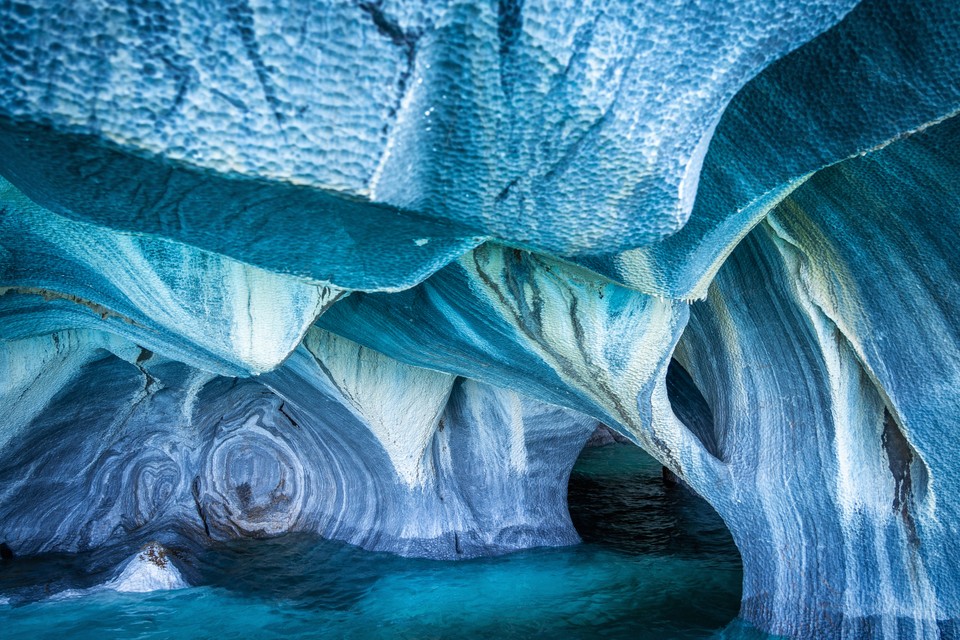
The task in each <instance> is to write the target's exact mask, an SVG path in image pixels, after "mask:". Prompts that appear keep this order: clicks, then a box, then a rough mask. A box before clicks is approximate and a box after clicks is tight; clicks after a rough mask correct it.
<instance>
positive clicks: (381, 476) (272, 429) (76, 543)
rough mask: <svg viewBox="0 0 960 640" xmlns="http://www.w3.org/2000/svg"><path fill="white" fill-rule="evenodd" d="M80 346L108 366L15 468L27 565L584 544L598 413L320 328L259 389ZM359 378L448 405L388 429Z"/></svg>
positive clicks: (10, 504) (376, 400) (8, 520)
mask: <svg viewBox="0 0 960 640" xmlns="http://www.w3.org/2000/svg"><path fill="white" fill-rule="evenodd" d="M71 338H72V339H73V340H74V341H75V342H76V343H77V344H76V348H75V350H76V351H78V352H80V353H81V354H87V351H85V350H84V349H82V346H83V343H84V342H90V343H92V344H91V348H92V349H93V350H95V355H94V356H91V355H86V358H87V360H85V361H84V363H83V364H82V365H79V366H78V370H77V371H76V373H75V375H74V376H73V377H72V378H70V379H67V380H66V381H64V382H63V383H62V385H61V387H60V389H59V392H58V393H57V394H56V395H55V396H54V397H53V399H52V400H51V401H50V404H49V405H48V406H47V407H46V410H45V411H44V412H42V414H40V415H39V416H35V417H34V418H33V419H32V420H31V421H30V422H29V424H28V425H25V426H24V427H23V428H22V430H21V435H20V437H18V438H17V439H16V441H15V442H13V441H11V442H9V444H8V446H7V450H6V452H5V454H4V456H3V457H2V462H0V464H2V466H0V482H2V486H3V487H4V491H3V494H2V496H0V514H2V519H3V525H2V527H0V537H2V538H3V539H4V540H6V541H7V543H8V544H10V545H11V547H14V548H16V549H17V552H18V553H21V554H26V553H35V552H39V551H52V550H57V551H79V550H86V549H91V548H96V547H99V546H103V545H106V544H112V543H117V542H118V541H122V540H124V539H126V538H127V537H131V536H134V537H141V538H142V537H145V536H147V537H149V536H153V537H157V536H160V537H163V536H169V535H170V533H171V532H175V533H177V534H178V535H186V536H188V537H190V538H192V539H194V540H203V539H209V538H212V539H229V538H234V537H264V536H273V535H278V534H280V533H285V532H289V531H313V532H317V533H320V534H322V535H325V536H327V537H331V538H337V539H343V540H347V541H349V542H353V543H355V544H360V545H362V546H365V547H368V548H371V549H381V550H390V551H395V552H398V553H404V554H410V555H427V556H430V557H451V558H456V557H469V556H473V555H477V554H485V553H499V552H504V551H507V550H511V549H516V548H523V547H526V546H536V545H544V544H569V543H571V542H576V541H577V540H578V538H577V535H576V533H575V532H574V530H573V527H572V525H571V524H570V520H569V516H568V514H567V513H566V507H565V499H564V496H565V487H566V477H567V475H568V474H569V472H570V469H571V468H572V466H573V463H574V461H575V460H576V457H577V455H578V454H579V451H580V449H581V448H582V446H583V444H584V442H585V441H586V440H587V438H588V437H589V435H590V433H592V431H593V429H594V427H595V425H596V422H595V421H594V420H591V419H589V418H587V417H585V416H579V415H576V414H572V413H570V412H567V411H564V410H562V409H559V408H556V407H550V406H548V405H543V404H541V403H539V402H536V401H534V400H531V399H528V398H524V397H522V396H520V395H518V394H516V393H514V392H510V391H504V390H499V389H495V388H493V387H489V386H487V385H483V384H481V383H477V382H473V381H462V382H456V384H455V379H454V377H453V376H449V375H446V374H440V373H436V372H431V371H425V370H421V369H416V368H414V367H410V366H408V365H403V364H400V363H398V362H396V361H393V360H390V359H389V358H387V357H386V356H383V355H380V354H377V353H374V352H369V351H367V350H366V349H365V348H363V347H360V346H359V345H356V344H353V343H350V342H349V341H347V340H345V339H343V338H338V337H336V336H333V335H331V334H327V333H325V332H322V331H320V330H312V331H311V334H310V336H309V337H308V340H307V345H310V346H312V349H309V350H308V348H307V347H301V348H300V349H298V351H297V352H296V354H294V356H293V357H292V359H291V361H290V362H289V363H288V364H286V365H285V366H284V367H283V368H281V369H280V370H278V371H276V372H274V373H270V374H266V375H264V376H261V377H260V378H259V379H257V380H253V379H237V378H229V377H222V376H215V375H211V374H207V373H204V372H200V371H197V370H193V369H191V368H189V367H187V366H186V365H183V364H181V363H177V362H174V361H170V360H167V359H165V358H162V357H160V356H155V355H153V356H150V355H148V356H146V357H138V358H136V359H135V360H133V361H126V360H122V359H120V358H118V357H117V356H115V355H112V354H110V353H109V351H107V350H106V349H107V348H108V347H109V346H111V345H110V344H104V343H102V342H101V343H99V344H98V343H97V342H96V340H98V339H99V337H98V336H97V334H75V335H74V336H71V335H64V336H62V337H61V338H58V339H60V340H64V341H66V340H67V339H71ZM13 344H14V345H16V344H17V343H13ZM113 345H114V346H120V347H122V346H123V343H122V341H120V340H117V339H114V343H113ZM321 345H322V349H323V350H324V351H325V353H324V355H323V357H322V359H321V357H320V356H319V355H318V353H319V352H320V351H321ZM118 351H120V352H121V353H123V351H122V350H121V349H118ZM358 354H359V359H357V356H358ZM368 356H369V357H368ZM76 357H77V358H78V359H79V358H80V356H76ZM371 361H372V362H371ZM368 363H370V366H366V365H367V364H368ZM349 368H352V369H353V373H354V374H355V376H356V378H355V380H354V383H356V382H357V381H360V382H361V383H362V384H363V385H365V388H366V389H367V390H370V389H380V391H381V392H384V391H392V392H394V393H396V394H400V393H404V394H407V395H408V396H410V397H411V398H413V399H415V400H417V401H420V400H424V399H427V398H431V397H432V398H433V403H432V404H431V405H428V406H426V407H425V410H420V411H419V412H418V411H413V412H411V413H410V414H403V413H398V414H395V415H393V416H392V417H391V419H392V421H393V422H392V424H390V425H385V424H384V423H382V422H377V421H376V419H377V417H378V415H379V414H378V411H379V410H380V408H381V406H382V403H383V399H384V396H382V395H378V396H363V395H360V394H357V393H353V394H348V393H347V392H345V389H349V388H350V386H348V385H345V384H344V383H343V378H342V377H341V376H339V375H338V374H337V373H334V372H341V373H342V372H345V371H347V370H348V369H349ZM437 383H439V386H438V384H437ZM354 388H355V387H354ZM386 397H387V398H389V397H390V396H389V395H388V396H386ZM411 406H414V404H411ZM371 416H372V417H371ZM77 424H82V425H84V426H85V428H84V430H78V429H73V428H72V427H73V426H74V425H77ZM385 429H387V430H385ZM424 434H425V436H424ZM398 439H407V440H409V441H412V442H414V443H418V444H417V447H419V455H418V457H417V458H416V459H410V458H407V457H403V456H400V457H398V455H397V454H398V453H399V452H404V451H409V447H406V446H404V445H401V444H398V443H397V440H398ZM11 440H12V438H11ZM38 451H43V454H42V455H37V452H38Z"/></svg>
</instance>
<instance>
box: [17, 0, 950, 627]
mask: <svg viewBox="0 0 960 640" xmlns="http://www.w3.org/2000/svg"><path fill="white" fill-rule="evenodd" d="M309 4H310V10H309V11H306V10H301V9H302V7H299V6H295V5H296V3H294V5H287V4H284V3H280V4H276V3H273V4H271V3H265V2H248V3H236V2H212V3H209V5H208V4H203V6H202V7H201V6H200V4H198V3H195V2H191V1H190V0H160V1H158V2H149V3H127V4H123V5H118V4H117V3H110V2H100V1H95V2H89V3H82V4H78V3H73V2H68V1H66V0H36V1H35V2H29V3H24V2H12V3H11V2H7V3H5V4H0V174H2V177H0V407H2V412H3V413H2V423H0V483H2V484H0V542H3V543H4V544H7V545H8V547H7V548H8V549H9V550H10V551H11V552H12V553H13V554H14V559H13V562H14V563H16V562H17V558H21V557H24V556H29V555H30V554H33V553H37V552H59V551H68V552H74V551H75V552H79V553H90V554H97V553H99V552H100V551H102V550H103V549H107V548H110V547H112V546H114V545H121V546H123V545H127V546H129V545H135V546H136V545H141V544H144V543H147V542H150V541H151V539H157V540H158V541H159V542H160V543H163V544H168V543H169V544H175V543H176V540H177V539H178V538H181V539H184V540H187V541H189V543H190V544H187V545H186V546H187V547H189V546H190V545H200V546H202V547H204V548H207V545H213V544H222V543H227V542H230V541H235V540H237V539H240V540H248V539H260V538H271V537H274V536H281V535H288V534H313V535H321V536H324V537H326V538H330V539H333V540H338V541H341V542H347V543H350V544H354V545H357V546H358V547H360V548H363V549H367V550H371V551H384V552H390V553H394V554H397V556H399V557H404V558H411V557H426V558H434V559H466V558H475V557H483V556H495V555H500V554H503V553H505V552H507V551H514V550H518V549H528V548H531V547H536V546H538V545H552V546H562V545H568V544H570V543H572V542H575V541H576V540H577V539H578V537H577V533H576V531H575V529H574V527H573V525H572V523H571V521H570V518H569V512H568V510H567V508H566V504H565V501H564V499H563V497H564V496H563V493H564V488H565V487H566V486H567V476H568V474H569V473H570V470H571V468H572V467H573V466H574V462H575V460H576V459H577V456H578V455H579V453H580V451H581V448H582V444H583V442H584V441H586V440H587V439H588V438H589V436H590V432H591V430H592V428H593V425H594V424H595V423H596V421H600V422H603V423H605V424H609V425H611V426H612V427H614V428H615V429H616V430H617V431H619V432H620V433H622V434H625V435H626V436H628V437H629V438H630V439H631V440H632V441H634V442H636V443H638V444H639V445H640V446H641V447H643V449H644V450H646V451H647V452H649V454H651V455H652V456H653V457H654V458H655V459H656V460H657V461H658V463H659V464H660V465H662V466H664V467H666V468H667V469H669V471H670V473H671V474H674V475H675V476H676V478H677V479H678V480H680V481H682V482H683V483H685V484H686V485H687V486H689V487H690V488H692V489H693V490H694V491H695V492H696V493H697V494H699V495H701V496H703V497H704V499H705V500H707V501H708V502H709V504H710V505H711V506H712V507H713V508H714V509H715V510H716V512H717V513H718V514H720V516H721V517H722V519H723V521H724V522H725V523H726V524H727V525H728V527H729V530H730V533H731V535H732V537H733V539H734V541H735V542H736V544H737V546H738V548H739V549H740V552H741V554H742V560H743V572H744V580H743V593H742V604H741V615H742V616H743V617H744V618H746V619H747V620H749V621H750V622H752V623H754V624H756V625H758V626H759V627H761V628H762V629H763V630H765V631H768V632H774V633H780V634H785V635H789V636H793V637H801V638H805V637H840V638H861V637H868V638H884V639H894V638H897V639H899V638H900V637H911V638H912V637H922V638H925V639H926V638H938V637H946V638H950V637H956V636H957V635H960V631H958V620H960V588H958V584H960V579H958V576H960V543H958V538H957V536H956V535H955V532H956V530H957V528H958V523H960V506H958V505H960V502H958V498H957V496H960V474H958V472H957V468H958V467H957V459H958V456H957V444H956V443H957V438H956V434H955V428H954V427H955V425H956V424H957V423H958V422H960V394H958V392H957V389H958V379H960V373H958V372H960V346H958V345H960V329H958V326H960V323H958V318H960V308H958V301H960V279H958V278H957V276H956V274H957V273H958V271H960V269H958V267H960V265H958V259H957V251H956V248H957V246H960V234H958V229H960V196H958V194H960V163H958V159H957V149H958V148H960V118H957V117H955V114H957V113H958V112H960V82H958V81H957V76H956V73H955V69H956V68H957V67H958V61H960V3H956V2H936V1H935V0H862V1H861V2H856V1H854V0H802V1H799V2H796V1H786V0H769V1H759V0H750V1H746V2H738V3H729V2H728V3H675V4H676V6H674V5H672V4H670V3H658V2H624V3H620V4H616V3H614V4H610V5H609V6H606V5H605V6H604V7H603V8H600V7H599V6H595V5H592V4H590V3H575V2H560V3H559V4H557V5H556V6H552V5H551V6H550V7H546V6H545V5H542V4H538V3H535V2H523V3H500V4H499V5H497V6H494V4H492V3H486V4H484V3H472V2H465V3H463V2H454V3H449V4H447V3H417V2H406V1H403V2H391V3H386V2H364V3H334V2H330V3H325V2H320V3H309ZM428 5H429V6H428ZM681 5H682V6H681ZM161 62H162V64H161ZM139 548H140V547H137V548H136V549H134V548H125V551H130V552H131V553H130V554H128V555H130V556H131V557H130V558H129V559H128V560H125V562H126V564H124V565H123V567H124V569H123V574H122V575H126V576H127V578H129V580H128V579H127V578H124V579H123V580H121V581H120V582H119V583H116V582H115V579H120V578H119V576H116V577H114V578H111V579H110V582H111V583H112V584H114V586H117V585H121V586H122V585H126V587H129V586H131V581H132V582H133V583H137V582H138V581H140V580H141V579H144V576H146V575H148V574H149V572H150V571H152V569H151V567H150V566H145V565H144V564H143V558H141V555H143V554H144V553H145V554H146V556H147V561H148V562H149V561H151V558H152V557H154V556H157V553H156V552H155V551H154V552H150V551H149V550H150V549H154V550H156V547H153V546H148V547H146V551H142V552H140V551H137V549H139ZM134 552H135V553H134ZM7 555H9V554H7ZM3 562H9V560H4V561H3ZM127 569H129V570H130V573H129V574H127ZM144 570H145V571H146V572H147V573H144ZM131 576H132V577H131ZM168 577H169V576H168ZM187 578H188V579H189V576H187ZM169 583H170V584H174V583H175V582H169ZM0 597H3V596H0ZM388 599H389V598H386V597H385V600H388Z"/></svg>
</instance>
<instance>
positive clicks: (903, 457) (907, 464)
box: [880, 407, 927, 546]
mask: <svg viewBox="0 0 960 640" xmlns="http://www.w3.org/2000/svg"><path fill="white" fill-rule="evenodd" d="M880 440H881V442H882V444H883V450H884V451H885V452H886V454H887V461H888V464H889V466H890V473H891V474H892V475H893V482H894V490H893V512H894V513H895V514H898V515H899V516H900V517H901V518H902V519H903V524H904V526H905V527H906V529H907V535H908V536H909V538H910V542H911V543H912V544H913V545H914V546H919V544H920V539H919V537H918V536H917V524H916V521H915V520H914V517H913V513H912V511H911V510H912V509H914V508H915V506H916V503H917V497H918V493H919V495H920V496H921V497H922V496H923V495H924V494H925V493H926V483H927V474H926V469H925V467H923V466H922V465H923V463H922V461H921V460H920V458H919V456H918V455H917V454H916V452H915V451H914V450H913V447H912V446H910V442H909V441H908V440H907V438H906V436H904V435H903V431H902V429H901V428H900V425H899V424H897V421H896V419H894V417H893V415H892V414H891V413H890V410H889V409H887V408H886V407H884V410H883V435H882V436H881V439H880ZM914 475H917V476H918V477H916V478H915V477H914Z"/></svg>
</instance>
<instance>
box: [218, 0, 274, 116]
mask: <svg viewBox="0 0 960 640" xmlns="http://www.w3.org/2000/svg"><path fill="white" fill-rule="evenodd" d="M227 16H228V17H229V18H230V20H231V22H233V24H234V25H235V26H236V28H237V32H238V33H239V34H240V40H241V41H242V42H243V48H244V50H245V51H246V54H247V59H248V60H250V64H251V65H253V71H254V73H256V75H257V81H258V82H259V83H260V88H261V90H262V91H263V97H264V99H265V100H266V101H267V104H268V105H269V106H270V110H271V111H272V112H273V117H274V119H275V120H276V121H277V126H278V127H281V128H282V126H283V122H284V120H285V117H284V115H283V113H282V112H281V110H280V100H279V99H278V98H277V92H276V89H275V87H274V86H273V81H272V80H271V79H270V69H269V68H268V67H267V65H266V64H265V63H264V61H263V56H262V55H261V54H260V45H259V43H258V42H257V36H256V32H255V30H254V27H253V8H252V7H251V6H250V3H249V2H247V1H246V0H230V1H229V2H228V3H227Z"/></svg>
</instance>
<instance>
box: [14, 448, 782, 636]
mask: <svg viewBox="0 0 960 640" xmlns="http://www.w3.org/2000/svg"><path fill="white" fill-rule="evenodd" d="M569 498H570V510H571V515H572V518H573V520H574V523H575V525H576V526H577V529H578V530H579V531H580V532H581V535H582V536H583V538H584V540H585V542H584V544H581V545H577V546H573V547H566V548H560V549H533V550H529V551H524V552H520V553H514V554H510V555H507V556H502V557H498V558H483V559H476V560H466V561H460V562H437V561H429V560H416V559H409V558H399V557H396V556H391V555H386V554H379V553H369V552H366V551H362V550H360V549H357V548H354V547H350V546H347V545H344V544H340V543H336V542H330V541H326V540H320V539H317V538H314V537H310V536H302V535H297V536H284V537H282V538H276V539H273V540H255V541H242V542H236V543H231V544H226V545H220V546H217V547H215V548H207V549H202V548H194V547H184V548H182V549H180V550H179V554H180V556H181V557H180V559H179V560H178V564H179V565H180V566H182V567H183V568H184V572H185V575H186V576H188V579H190V580H191V582H192V583H193V584H199V585H202V586H198V587H195V588H191V589H184V590H181V591H174V592H165V593H153V594H145V595H134V594H117V593H113V592H100V593H94V594H92V595H87V596H84V597H80V598H74V599H70V600H62V601H52V600H49V599H45V595H46V594H49V593H55V592H57V591H62V590H63V589H66V588H78V587H79V588H83V587H88V586H91V585H92V584H96V583H98V582H104V581H105V580H107V579H109V578H110V577H111V575H112V572H113V571H114V568H113V567H115V566H116V563H118V562H119V561H120V560H119V558H122V557H124V556H125V555H126V554H127V552H128V551H129V550H122V552H121V551H115V552H113V554H112V557H110V558H109V560H110V562H109V563H108V561H107V558H108V554H107V552H99V553H97V554H82V555H76V556H67V555H57V556H53V555H51V556H44V557H40V558H32V559H26V558H18V559H15V560H14V561H11V562H3V563H0V602H2V598H4V597H6V598H9V599H10V600H11V602H12V603H13V604H8V605H0V629H2V633H0V635H2V637H3V638H5V639H11V640H12V639H13V638H42V637H53V636H57V637H62V638H71V639H80V640H86V639H89V640H104V639H106V638H171V637H177V638H281V637H330V638H411V639H412V638H418V639H421V638H422V639H426V638H451V637H457V638H485V639H492V638H508V637H520V638H531V637H532V638H597V637H600V638H630V639H632V640H633V639H645V638H649V639H654V638H656V639H657V640H663V639H668V638H710V637H715V638H724V639H726V640H747V639H750V640H753V639H759V638H765V637H766V636H764V635H763V634H759V633H758V632H756V631H755V630H752V629H751V628H749V627H748V626H745V625H741V624H739V623H736V622H735V623H733V624H730V625H729V626H728V623H730V621H731V620H732V619H733V618H734V616H736V613H737V609H738V606H739V597H740V580H741V573H740V560H739V556H738V555H737V551H736V548H735V547H734V546H733V543H732V542H731V540H730V536H729V534H728V533H727V531H726V529H725V528H724V527H723V523H722V521H721V520H720V519H719V517H718V516H717V515H716V513H714V512H713V510H712V509H711V508H710V507H709V506H708V505H707V504H706V503H704V502H703V501H701V500H699V499H698V498H696V497H695V496H693V495H692V494H690V493H689V492H688V491H686V490H685V489H683V488H682V487H666V486H664V484H663V482H662V480H661V474H660V467H659V465H657V463H656V462H655V461H653V460H652V459H651V458H649V457H648V456H647V455H646V454H644V453H643V452H642V451H640V450H639V449H637V448H635V447H632V446H629V445H619V444H616V445H609V446H606V447H599V448H594V449H587V450H586V451H585V452H584V454H583V455H582V456H581V459H580V461H579V462H578V463H577V467H576V469H575V471H574V474H573V476H572V477H571V482H570V489H569ZM118 556H119V558H118ZM725 627H726V629H725V630H724V628H725ZM721 630H722V631H721ZM718 633H719V634H721V635H718Z"/></svg>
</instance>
